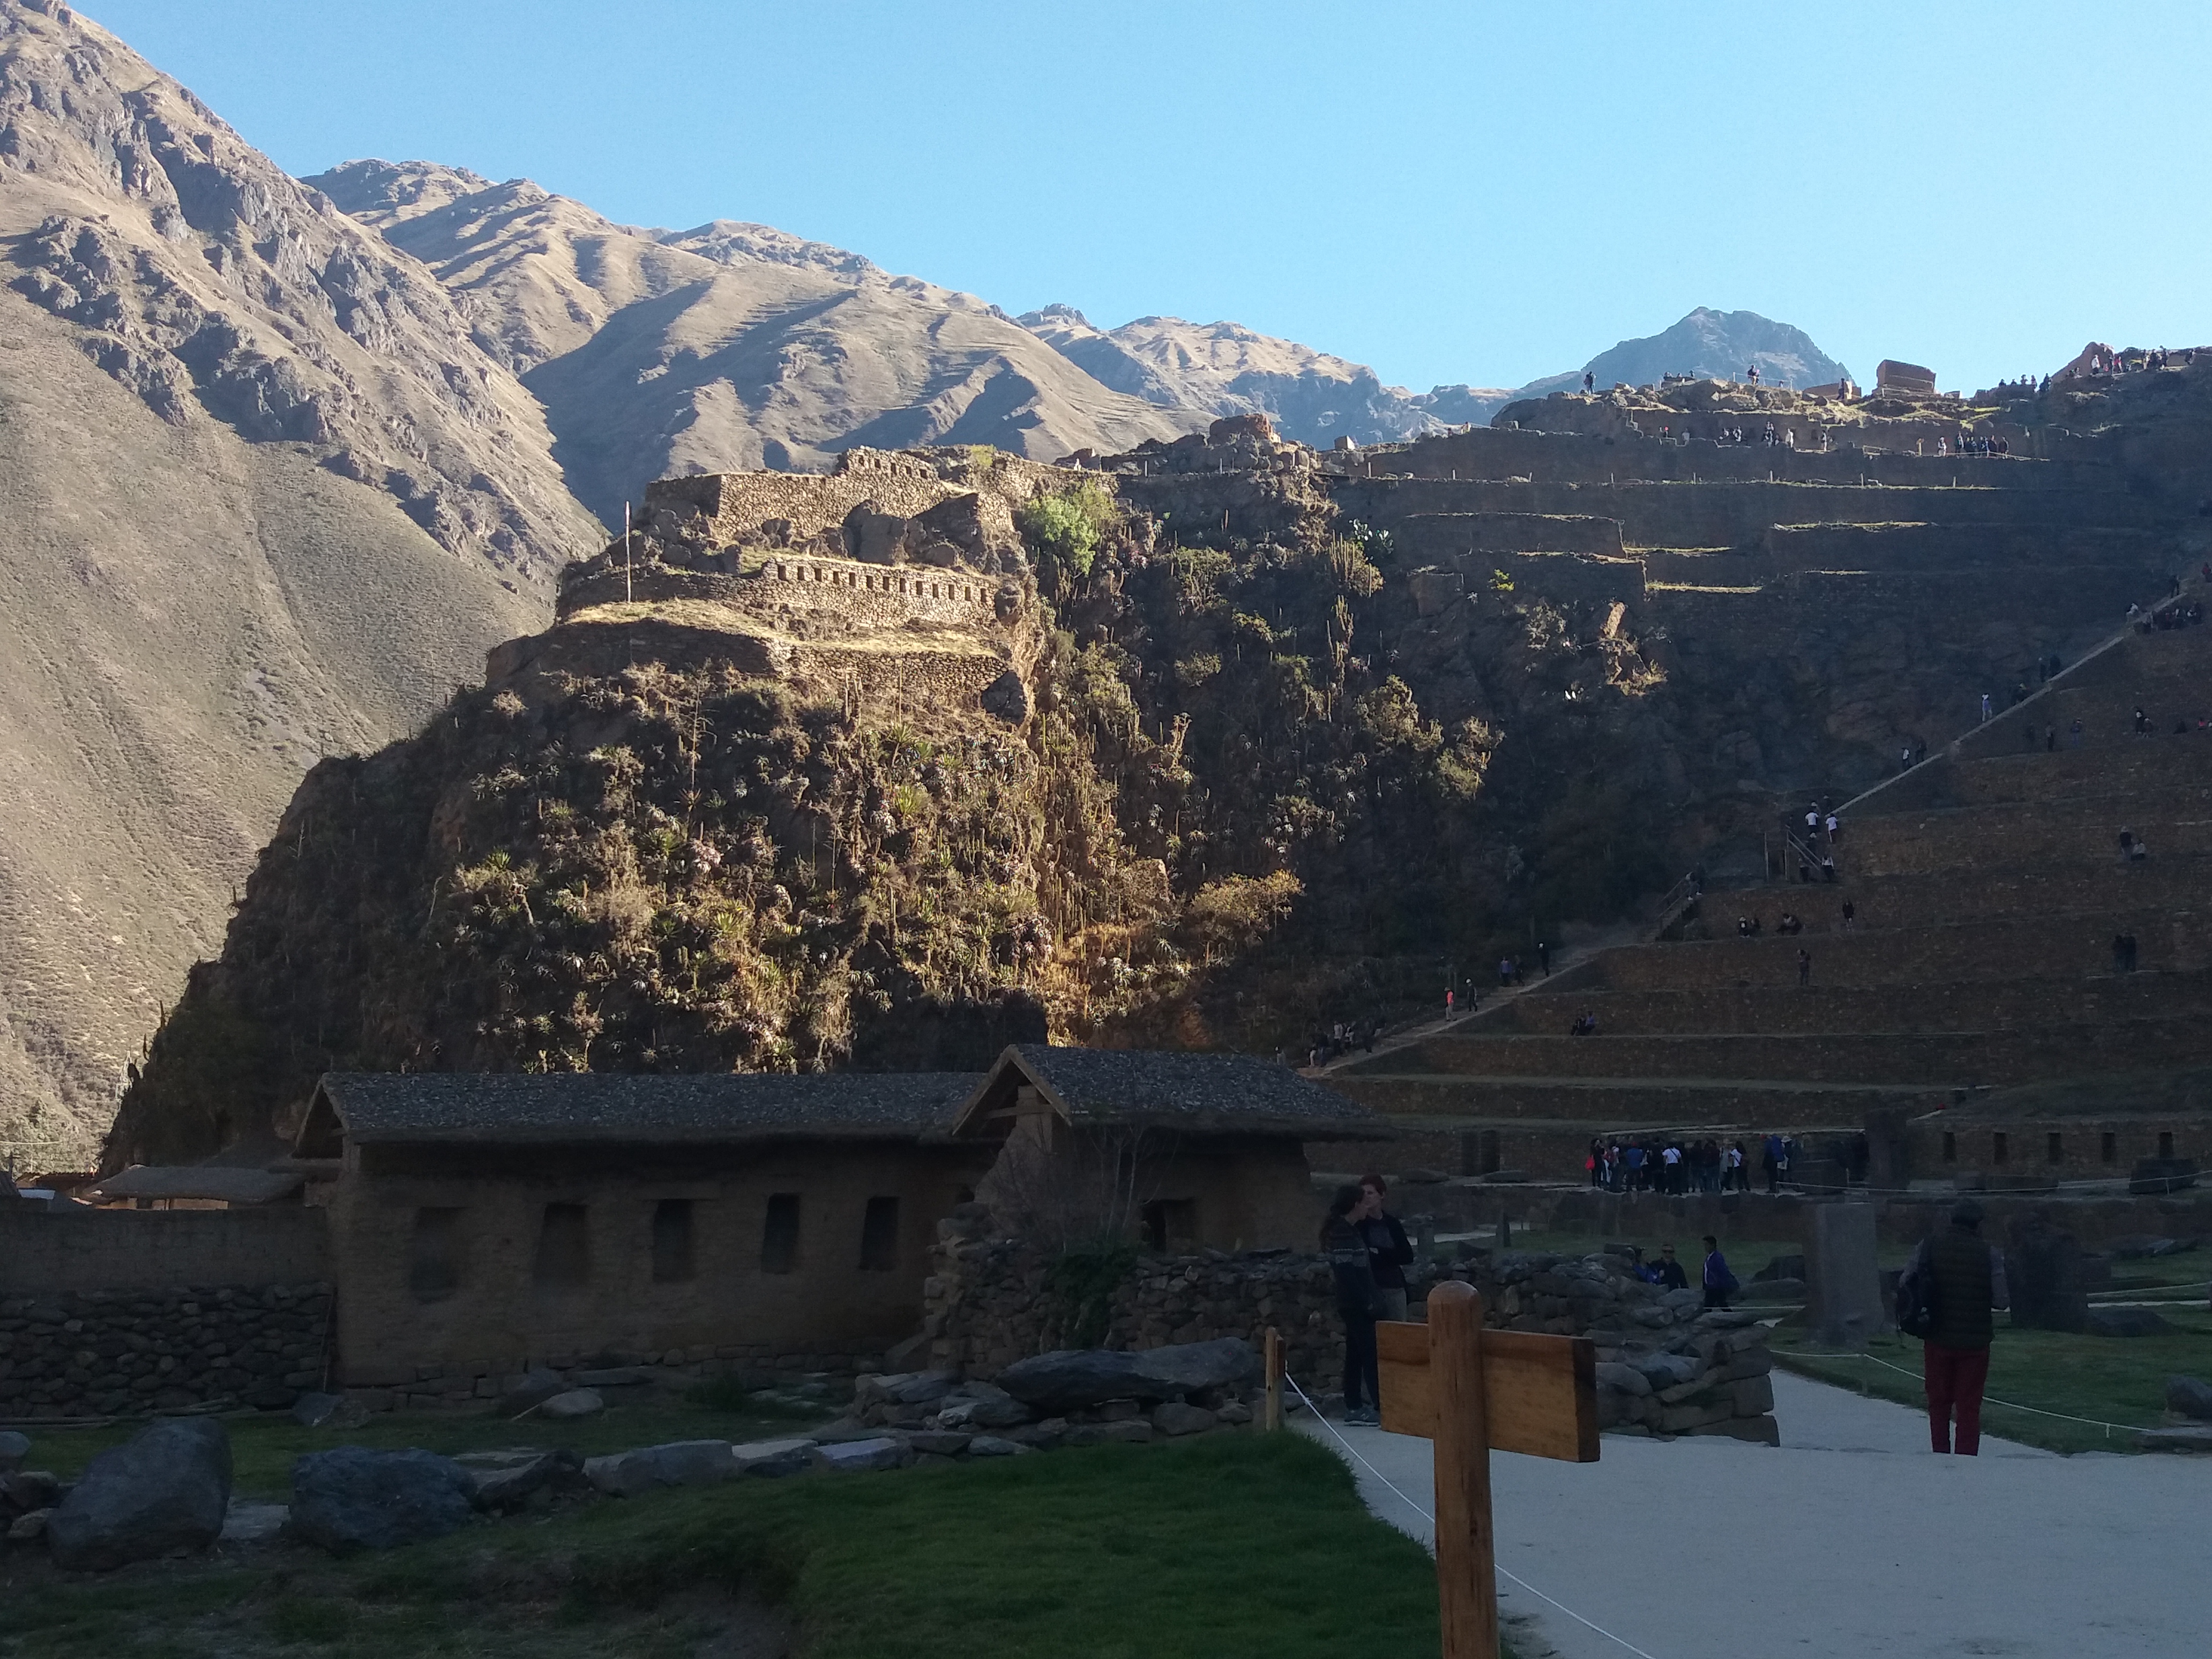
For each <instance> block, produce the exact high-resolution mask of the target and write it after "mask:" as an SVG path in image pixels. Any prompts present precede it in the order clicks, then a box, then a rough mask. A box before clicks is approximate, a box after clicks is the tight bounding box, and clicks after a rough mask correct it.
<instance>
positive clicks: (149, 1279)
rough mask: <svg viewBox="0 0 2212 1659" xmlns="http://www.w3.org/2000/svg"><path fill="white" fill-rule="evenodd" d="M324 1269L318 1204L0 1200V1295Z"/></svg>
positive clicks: (297, 1277)
mask: <svg viewBox="0 0 2212 1659" xmlns="http://www.w3.org/2000/svg"><path fill="white" fill-rule="evenodd" d="M330 1276H331V1256H330V1246H329V1236H328V1232H327V1230H326V1228H325V1225H324V1216H323V1212H322V1211H321V1210H320V1209H319V1208H315V1207H313V1206H304V1205H284V1206H270V1207H267V1208H258V1207H257V1208H249V1209H236V1210H66V1211H62V1212H49V1211H48V1210H47V1208H46V1206H45V1205H43V1204H15V1205H8V1206H0V1296H27V1295H47V1294H52V1293H59V1292H64V1291H70V1292H74V1291H126V1290H127V1291H138V1290H159V1289H163V1288H166V1287H169V1286H173V1285H225V1286H228V1287H230V1288H232V1289H246V1288H250V1287H256V1286H259V1285H289V1284H295V1283H297V1282H299V1281H301V1280H303V1279H328V1278H329V1277H330Z"/></svg>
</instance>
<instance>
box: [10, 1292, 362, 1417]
mask: <svg viewBox="0 0 2212 1659" xmlns="http://www.w3.org/2000/svg"><path fill="white" fill-rule="evenodd" d="M330 1331H331V1286H330V1285H326V1284H306V1285H263V1286H259V1287H258V1288H252V1289H241V1288H238V1287H234V1286H222V1287H219V1288H218V1287H207V1286H195V1287H181V1288H175V1289H168V1290H144V1291H138V1290H121V1291H55V1292H52V1293H49V1294H46V1295H40V1296H35V1297H23V1296H18V1297H9V1298H7V1299H5V1300H0V1418H17V1419H24V1418H61V1417H88V1416H115V1415H121V1414H127V1413H140V1412H149V1411H155V1410H175V1409H179V1408H181V1407H188V1406H200V1405H206V1404H209V1403H210V1402H212V1401H226V1400H227V1401H233V1402H234V1403H236V1404H239V1405H243V1406H258V1407H264V1408H275V1407H284V1406H289V1405H290V1404H291V1403H292V1401H294V1399H295V1398H296V1397H297V1396H298V1395H299V1394H300V1393H301V1391H302V1390H303V1389H315V1388H319V1387H321V1386H322V1384H323V1380H324V1372H325V1364H326V1355H327V1353H328V1352H329V1346H330Z"/></svg>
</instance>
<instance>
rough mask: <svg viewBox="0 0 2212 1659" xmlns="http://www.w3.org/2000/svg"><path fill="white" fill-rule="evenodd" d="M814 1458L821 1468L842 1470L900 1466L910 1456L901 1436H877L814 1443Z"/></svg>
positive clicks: (910, 1453)
mask: <svg viewBox="0 0 2212 1659" xmlns="http://www.w3.org/2000/svg"><path fill="white" fill-rule="evenodd" d="M814 1456H815V1461H816V1462H818V1463H820V1464H821V1465H822V1467H823V1468H829V1469H840V1470H845V1471H848V1472H849V1471H854V1470H866V1469H896V1468H902V1467H903V1466H904V1465H905V1464H906V1463H907V1462H908V1461H909V1460H910V1459H911V1458H912V1456H913V1453H912V1452H910V1451H909V1450H908V1448H907V1445H906V1443H905V1442H904V1441H902V1440H896V1439H893V1438H891V1437H889V1436H879V1437H877V1438H875V1439H872V1440H842V1441H839V1442H837V1443H835V1444H832V1445H826V1446H817V1447H816V1448H815V1449H814Z"/></svg>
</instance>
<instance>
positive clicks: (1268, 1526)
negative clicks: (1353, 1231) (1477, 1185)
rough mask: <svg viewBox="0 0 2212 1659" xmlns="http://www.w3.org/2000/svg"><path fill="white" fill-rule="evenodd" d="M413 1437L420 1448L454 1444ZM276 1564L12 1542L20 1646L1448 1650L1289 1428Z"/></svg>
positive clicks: (181, 1654) (565, 1651)
mask: <svg viewBox="0 0 2212 1659" xmlns="http://www.w3.org/2000/svg"><path fill="white" fill-rule="evenodd" d="M402 1426H404V1425H402ZM413 1426H414V1427H415V1428H416V1430H417V1432H415V1433H413V1434H412V1435H411V1436H402V1437H403V1438H410V1439H411V1440H413V1441H414V1442H416V1443H427V1442H428V1441H429V1440H430V1439H432V1438H434V1437H433V1436H431V1435H429V1434H427V1433H424V1432H421V1431H420V1430H421V1429H422V1426H423V1425H422V1422H421V1421H420V1420H419V1419H418V1421H417V1423H416V1425H413ZM241 1438H242V1439H243V1438H246V1437H241ZM507 1438H508V1439H509V1440H513V1439H514V1438H515V1437H514V1436H513V1434H511V1433H510V1434H509V1435H507ZM630 1443H635V1441H634V1440H633V1441H631V1442H630ZM256 1455H257V1456H259V1455H262V1454H261V1453H260V1452H257V1453H256ZM0 1561H4V1562H5V1563H6V1565H0V1574H4V1575H5V1576H6V1580H7V1581H9V1582H0V1607H5V1610H6V1611H5V1614H4V1617H0V1656H8V1659H15V1656H26V1659H28V1656H46V1655H54V1656H64V1655H66V1656H83V1659H89V1656H94V1655H97V1656H101V1659H113V1656H131V1659H137V1656H149V1659H150V1656H161V1659H216V1656H223V1659H230V1656H236V1655H248V1656H260V1655H276V1654H280V1653H282V1654H301V1655H312V1656H315V1659H323V1656H331V1659H384V1656H411V1655H453V1656H467V1659H510V1656H512V1659H523V1656H530V1659H581V1656H586V1655H610V1656H611V1655H617V1654H618V1655H622V1656H625V1659H629V1656H636V1659H660V1656H671V1659H672V1656H678V1655H682V1656H692V1655H699V1656H706V1655H713V1656H714V1659H755V1656H761V1659H766V1656H767V1655H769V1654H772V1653H775V1652H777V1651H779V1649H778V1648H777V1646H776V1644H775V1643H774V1641H773V1640H772V1639H771V1640H769V1641H768V1642H767V1644H765V1645H753V1644H748V1643H747V1642H746V1641H745V1640H744V1639H741V1638H742V1632H744V1630H745V1629H747V1628H748V1627H749V1626H752V1625H758V1624H761V1623H762V1622H763V1620H765V1621H767V1622H768V1623H770V1624H772V1623H773V1622H774V1620H776V1619H782V1620H788V1621H790V1623H791V1624H792V1625H793V1626H795V1627H796V1630H797V1631H798V1632H799V1644H798V1650H797V1651H798V1652H799V1654H801V1655H803V1656H804V1659H976V1656H979V1655H987V1656H990V1659H1240V1656H1250V1659H1339V1656H1341V1655H1344V1654H1346V1653H1354V1652H1356V1653H1358V1654H1360V1655H1361V1656H1363V1659H1400V1656H1402V1659H1416V1656H1419V1659H1428V1656H1431V1655H1433V1654H1434V1653H1435V1652H1436V1650H1437V1620H1436V1579H1435V1573H1434V1569H1433V1567H1432V1565H1431V1562H1430V1559H1429V1558H1428V1556H1427V1554H1426V1553H1425V1552H1424V1551H1423V1550H1422V1549H1421V1547H1419V1545H1417V1544H1415V1543H1413V1541H1411V1540H1409V1539H1407V1538H1405V1537H1404V1536H1402V1535H1401V1534H1399V1533H1397V1532H1395V1531H1394V1530H1392V1529H1391V1528H1389V1527H1387V1526H1385V1525H1384V1524H1383V1523H1382V1522H1379V1521H1376V1519H1374V1518H1373V1517H1372V1516H1370V1515H1369V1514H1368V1513H1367V1512H1366V1510H1364V1508H1363V1507H1362V1506H1361V1504H1360V1503H1359V1499H1358V1495H1357V1493H1356V1492H1354V1490H1353V1487H1352V1479H1351V1477H1350V1475H1349V1474H1347V1473H1346V1470H1345V1468H1344V1466H1343V1465H1342V1464H1341V1463H1340V1462H1338V1461H1337V1459H1336V1458H1335V1457H1334V1456H1333V1455H1330V1454H1329V1453H1328V1451H1326V1450H1324V1449H1322V1448H1321V1447H1318V1446H1316V1445H1314V1444H1312V1443H1310V1442H1308V1441H1306V1440H1304V1438H1303V1437H1299V1436H1297V1435H1291V1434H1279V1435H1267V1436H1261V1435H1255V1434H1250V1433H1242V1434H1222V1435H1210V1436H1206V1437H1201V1438H1198V1439H1194V1440H1191V1441H1187V1442H1177V1443H1169V1444H1165V1445H1158V1446H1146V1447H1127V1446H1099V1447H1092V1448H1088V1449H1081V1450H1071V1451H1060V1452H1054V1453H1050V1454H1047V1455H1036V1456H1030V1457H1023V1458H1009V1459H1006V1460H1004V1461H1002V1462H985V1463H975V1464H963V1465H951V1466H945V1467H937V1468H915V1469H911V1470H907V1471H903V1472H902V1473H898V1474H875V1475H859V1474H856V1475H833V1474H815V1475H809V1476H804V1477H801V1478H799V1479H796V1480H784V1481H773V1482H772V1481H760V1480H750V1481H742V1482H736V1483H732V1484H731V1485H728V1486H720V1487H714V1488H710V1489H705V1490H696V1491H686V1492H670V1493H666V1494H663V1495H659V1496H656V1497H653V1498H640V1499H633V1500H629V1501H613V1500H609V1501H604V1502H596V1503H586V1504H577V1505H574V1506H573V1507H570V1508H567V1509H563V1510H556V1511H555V1512H554V1513H553V1514H552V1515H551V1516H547V1517H544V1518H542V1519H538V1520H535V1521H513V1522H501V1523H495V1524H493V1523H487V1524H485V1525H483V1526H481V1527H478V1528H473V1529H471V1531H468V1532H466V1533H464V1534H459V1536H457V1537H455V1538H453V1539H448V1540H446V1541H441V1542H439V1543H435V1544H429V1545H423V1546H418V1547H415V1548H413V1549H409V1550H401V1551H394V1552H392V1553H387V1554H383V1555H378V1556H370V1557H362V1558H356V1559H353V1560H350V1561H345V1562H328V1561H325V1559H323V1558H321V1557H320V1556H319V1555H315V1554H313V1553H310V1552H307V1551H305V1550H292V1551H289V1552H286V1553H283V1554H282V1555H281V1556H279V1557H277V1558H274V1562H275V1564H274V1565H270V1564H264V1565H243V1566H228V1567H210V1566H208V1565H189V1566H187V1565H167V1566H149V1567H147V1568H143V1569H139V1570H135V1571H129V1572H125V1573H122V1574H118V1575H115V1576H114V1577H112V1578H111V1579H108V1580H106V1581H103V1582H100V1583H97V1584H91V1585H64V1584H60V1583H57V1582H56V1580H55V1579H54V1577H53V1576H52V1573H51V1572H50V1571H46V1570H45V1569H43V1568H40V1569H37V1570H32V1569H28V1568H25V1567H23V1566H21V1565H19V1564H18V1562H17V1561H16V1559H15V1557H13V1556H8V1557H0ZM763 1608H766V1609H769V1612H768V1613H763V1612H762V1609H763ZM733 1630H734V1631H736V1632H739V1634H738V1636H733V1635H732V1631H733ZM769 1635H770V1637H771V1638H772V1637H773V1632H772V1631H771V1632H769Z"/></svg>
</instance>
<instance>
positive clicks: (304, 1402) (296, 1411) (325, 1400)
mask: <svg viewBox="0 0 2212 1659" xmlns="http://www.w3.org/2000/svg"><path fill="white" fill-rule="evenodd" d="M344 1404H345V1398H344V1396H343V1395H335V1394H313V1393H309V1394H303V1395H301V1396H300V1397H299V1398H298V1399H297V1400H295V1401H293V1402H292V1420H293V1421H294V1422H295V1423H297V1424H298V1425H300V1426H301V1428H303V1429H319V1428H321V1427H322V1426H323V1425H325V1424H326V1423H328V1422H329V1421H330V1420H331V1419H332V1418H334V1417H336V1416H337V1412H338V1407H341V1406H343V1405H344Z"/></svg>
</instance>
